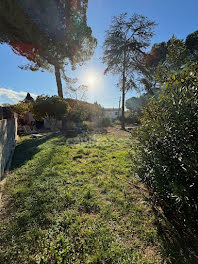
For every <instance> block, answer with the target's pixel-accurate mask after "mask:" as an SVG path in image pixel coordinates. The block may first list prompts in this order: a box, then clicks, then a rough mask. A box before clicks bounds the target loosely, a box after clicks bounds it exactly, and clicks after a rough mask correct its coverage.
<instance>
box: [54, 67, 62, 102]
mask: <svg viewBox="0 0 198 264" xmlns="http://www.w3.org/2000/svg"><path fill="white" fill-rule="evenodd" d="M54 68H55V76H56V84H57V88H58V96H60V97H62V98H63V87H62V82H61V76H60V67H59V66H57V65H55V66H54Z"/></svg>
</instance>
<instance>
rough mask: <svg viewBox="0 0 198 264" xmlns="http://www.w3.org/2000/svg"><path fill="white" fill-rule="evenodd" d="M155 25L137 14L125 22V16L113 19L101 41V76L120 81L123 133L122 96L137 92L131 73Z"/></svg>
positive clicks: (147, 44)
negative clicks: (116, 76)
mask: <svg viewBox="0 0 198 264" xmlns="http://www.w3.org/2000/svg"><path fill="white" fill-rule="evenodd" d="M154 26H155V22H153V21H150V20H148V19H147V18H146V17H144V16H142V15H138V14H134V15H133V16H131V17H129V18H127V13H123V14H121V15H120V16H117V17H114V18H113V20H112V24H111V25H110V28H109V30H107V31H106V37H105V41H104V45H103V48H104V56H103V63H105V64H107V68H106V70H105V73H108V72H112V73H113V74H118V75H119V77H120V80H119V83H118V85H119V87H120V90H121V91H122V128H123V129H124V109H125V95H126V92H127V91H128V90H129V89H132V88H135V89H136V88H137V86H136V82H135V71H136V70H137V64H138V62H139V60H140V59H141V58H142V56H143V55H144V53H145V52H144V51H145V49H146V48H147V47H148V46H149V44H150V39H151V37H152V36H153V27H154Z"/></svg>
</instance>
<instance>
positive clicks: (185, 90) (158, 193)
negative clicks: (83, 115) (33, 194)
mask: <svg viewBox="0 0 198 264" xmlns="http://www.w3.org/2000/svg"><path fill="white" fill-rule="evenodd" d="M197 70H198V64H194V65H191V66H190V67H187V68H185V69H184V70H183V71H182V72H180V73H179V74H177V75H175V76H172V80H170V81H168V82H167V83H166V88H165V91H164V93H163V95H162V96H161V97H160V99H159V100H154V99H152V100H150V103H149V104H148V105H147V106H146V109H145V113H144V117H143V119H142V127H140V128H138V130H137V133H136V137H137V139H138V141H139V142H138V144H137V149H136V154H135V156H134V159H135V162H136V165H135V166H137V167H136V172H137V174H138V176H139V177H140V178H141V179H142V180H143V181H144V182H146V184H147V185H148V187H149V188H150V189H151V190H152V192H153V195H154V196H155V197H156V199H157V200H158V201H159V203H160V205H161V206H162V208H163V209H164V210H165V212H166V213H167V214H169V215H170V217H172V221H173V222H174V220H175V221H176V222H177V223H179V225H180V226H182V230H183V232H185V230H188V228H192V229H195V230H198V208H197V204H198V196H197V188H198V181H197V168H198V163H197V160H198V145H197V144H198V141H197V134H198V114H197V113H198V74H197V72H198V71H197ZM173 216H174V217H173Z"/></svg>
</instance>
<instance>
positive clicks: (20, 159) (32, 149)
mask: <svg viewBox="0 0 198 264" xmlns="http://www.w3.org/2000/svg"><path fill="white" fill-rule="evenodd" d="M54 137H60V135H57V134H52V135H49V136H44V137H42V138H28V139H24V140H23V141H22V142H21V143H19V145H17V146H16V148H15V152H14V156H13V160H12V164H11V168H10V169H11V170H13V169H17V168H19V167H21V166H22V165H24V164H25V162H27V161H28V160H31V159H32V157H33V156H34V155H35V154H37V153H38V152H40V151H41V149H40V148H39V146H40V145H42V144H43V143H45V142H46V141H48V140H49V139H52V138H54Z"/></svg>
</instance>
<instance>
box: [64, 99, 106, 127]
mask: <svg viewBox="0 0 198 264" xmlns="http://www.w3.org/2000/svg"><path fill="white" fill-rule="evenodd" d="M73 102H74V103H73V105H72V106H71V108H70V111H69V114H68V118H69V119H70V120H72V121H91V122H96V123H97V122H99V121H100V120H101V119H102V117H103V111H102V107H101V106H100V105H99V104H97V103H94V104H90V103H87V102H83V101H78V100H73Z"/></svg>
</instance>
